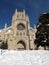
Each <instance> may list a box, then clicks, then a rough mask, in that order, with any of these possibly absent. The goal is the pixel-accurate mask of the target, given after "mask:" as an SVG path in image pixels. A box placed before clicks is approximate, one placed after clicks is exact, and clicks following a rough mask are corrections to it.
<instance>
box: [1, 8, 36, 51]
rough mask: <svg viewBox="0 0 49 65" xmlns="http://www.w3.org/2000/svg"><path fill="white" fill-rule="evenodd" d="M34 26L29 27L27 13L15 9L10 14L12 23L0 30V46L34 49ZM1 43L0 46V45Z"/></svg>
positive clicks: (15, 48)
mask: <svg viewBox="0 0 49 65" xmlns="http://www.w3.org/2000/svg"><path fill="white" fill-rule="evenodd" d="M36 31H37V30H36V26H35V25H34V28H32V27H30V21H29V17H28V15H27V14H26V13H25V10H23V12H19V11H17V9H16V11H15V13H14V15H13V16H12V24H11V26H10V27H7V24H5V27H4V28H3V29H2V30H0V48H2V47H3V48H5V49H10V50H11V49H12V50H19V49H25V50H29V49H34V48H35V44H34V40H35V38H36V37H35V33H36ZM1 45H2V47H1Z"/></svg>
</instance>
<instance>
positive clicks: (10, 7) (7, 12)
mask: <svg viewBox="0 0 49 65" xmlns="http://www.w3.org/2000/svg"><path fill="white" fill-rule="evenodd" d="M16 9H18V10H19V11H23V9H25V10H26V13H27V14H28V15H29V18H30V24H31V26H32V27H33V26H34V24H37V22H38V18H39V15H40V14H41V13H45V12H49V0H0V29H1V28H3V27H4V25H5V23H7V25H8V26H10V25H11V22H12V15H13V14H14V12H15V10H16Z"/></svg>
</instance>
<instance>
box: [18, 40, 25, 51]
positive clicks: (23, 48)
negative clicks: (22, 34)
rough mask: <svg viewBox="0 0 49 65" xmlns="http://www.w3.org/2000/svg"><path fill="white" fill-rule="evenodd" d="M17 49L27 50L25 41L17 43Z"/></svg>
mask: <svg viewBox="0 0 49 65" xmlns="http://www.w3.org/2000/svg"><path fill="white" fill-rule="evenodd" d="M17 49H18V50H26V45H25V43H24V41H22V40H20V41H19V42H18V43H17Z"/></svg>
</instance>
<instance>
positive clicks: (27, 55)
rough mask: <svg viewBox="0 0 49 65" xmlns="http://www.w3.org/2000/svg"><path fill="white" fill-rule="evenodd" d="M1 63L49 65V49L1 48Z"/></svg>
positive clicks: (10, 64) (2, 64)
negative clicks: (19, 49)
mask: <svg viewBox="0 0 49 65" xmlns="http://www.w3.org/2000/svg"><path fill="white" fill-rule="evenodd" d="M0 65H49V51H42V50H38V51H36V50H33V51H16V50H15V51H13V50H11V51H10V50H2V51H1V50H0Z"/></svg>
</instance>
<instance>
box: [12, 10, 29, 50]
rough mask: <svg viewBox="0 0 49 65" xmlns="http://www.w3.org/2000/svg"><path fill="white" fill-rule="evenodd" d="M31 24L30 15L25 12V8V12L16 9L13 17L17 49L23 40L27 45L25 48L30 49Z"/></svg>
mask: <svg viewBox="0 0 49 65" xmlns="http://www.w3.org/2000/svg"><path fill="white" fill-rule="evenodd" d="M29 25H30V24H29V17H28V16H27V15H26V14H25V10H23V12H19V11H17V9H16V11H15V13H14V15H13V17H12V29H13V33H14V37H15V38H16V46H17V47H16V48H17V49H19V44H22V42H23V45H24V46H26V47H25V48H26V49H29V36H28V29H29ZM19 42H20V43H19ZM20 46H21V45H20ZM24 46H23V49H24ZM20 49H21V48H20Z"/></svg>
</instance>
